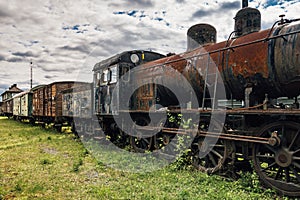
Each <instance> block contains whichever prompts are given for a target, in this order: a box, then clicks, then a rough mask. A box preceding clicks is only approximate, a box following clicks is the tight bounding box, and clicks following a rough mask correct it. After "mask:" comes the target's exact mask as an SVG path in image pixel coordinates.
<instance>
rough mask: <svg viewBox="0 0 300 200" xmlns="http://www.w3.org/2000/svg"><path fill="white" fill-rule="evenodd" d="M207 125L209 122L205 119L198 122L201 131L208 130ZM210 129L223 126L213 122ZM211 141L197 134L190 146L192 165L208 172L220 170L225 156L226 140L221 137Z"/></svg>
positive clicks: (218, 128) (217, 128) (219, 128)
mask: <svg viewBox="0 0 300 200" xmlns="http://www.w3.org/2000/svg"><path fill="white" fill-rule="evenodd" d="M208 127H209V123H208V122H206V121H203V122H200V124H199V129H200V130H201V131H208ZM212 130H216V131H217V130H223V128H221V125H220V124H219V123H217V122H214V123H213V129H212ZM223 131H224V130H223ZM207 137H208V136H207ZM211 141H212V140H210V139H209V138H207V139H206V140H205V137H203V136H197V137H196V138H195V139H194V141H193V143H192V146H191V154H192V165H193V166H194V167H195V168H196V169H197V170H199V171H202V172H206V173H208V174H212V173H216V172H218V171H220V169H221V168H222V167H223V165H224V163H225V160H226V158H227V146H228V145H227V142H226V141H224V140H222V139H218V140H217V143H215V142H211ZM203 155H205V156H203Z"/></svg>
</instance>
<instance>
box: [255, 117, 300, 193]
mask: <svg viewBox="0 0 300 200" xmlns="http://www.w3.org/2000/svg"><path fill="white" fill-rule="evenodd" d="M271 135H276V137H277V138H279V140H278V141H279V144H278V145H275V146H270V145H266V144H255V145H254V147H253V161H254V168H255V170H256V172H257V174H258V175H259V177H260V180H261V181H262V183H263V184H264V185H265V186H267V187H270V188H273V189H276V191H278V192H279V193H281V194H284V195H288V196H300V124H298V123H295V122H288V121H283V122H275V123H272V124H269V125H267V126H265V127H264V128H263V129H262V130H261V132H260V136H262V137H267V138H269V137H271Z"/></svg>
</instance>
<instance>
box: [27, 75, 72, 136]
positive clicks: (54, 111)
mask: <svg viewBox="0 0 300 200" xmlns="http://www.w3.org/2000/svg"><path fill="white" fill-rule="evenodd" d="M73 85H74V81H62V82H53V83H51V84H49V85H42V86H37V87H35V88H32V92H33V103H32V105H33V113H32V115H33V118H34V120H35V121H38V122H42V123H45V124H50V123H54V127H55V128H56V129H57V130H58V131H60V130H61V127H62V125H63V123H64V122H65V121H64V118H63V116H62V91H63V90H66V89H69V88H71V87H72V86H73Z"/></svg>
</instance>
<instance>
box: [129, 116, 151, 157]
mask: <svg viewBox="0 0 300 200" xmlns="http://www.w3.org/2000/svg"><path fill="white" fill-rule="evenodd" d="M135 123H136V124H137V125H139V126H147V125H148V124H149V120H148V119H147V118H144V117H140V118H139V119H137V120H135ZM132 130H133V131H135V132H136V135H137V136H130V144H131V146H132V148H133V149H134V151H136V152H139V153H144V152H145V151H149V150H150V149H151V147H152V143H153V137H145V136H144V133H143V131H141V130H136V128H135V127H133V129H132Z"/></svg>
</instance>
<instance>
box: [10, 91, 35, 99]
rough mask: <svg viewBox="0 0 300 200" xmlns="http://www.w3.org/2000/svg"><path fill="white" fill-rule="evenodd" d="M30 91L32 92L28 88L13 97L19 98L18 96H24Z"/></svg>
mask: <svg viewBox="0 0 300 200" xmlns="http://www.w3.org/2000/svg"><path fill="white" fill-rule="evenodd" d="M30 92H31V91H30V90H27V91H24V92H20V93H19V94H16V95H15V96H13V99H14V98H17V97H21V96H23V95H25V94H28V93H30Z"/></svg>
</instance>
